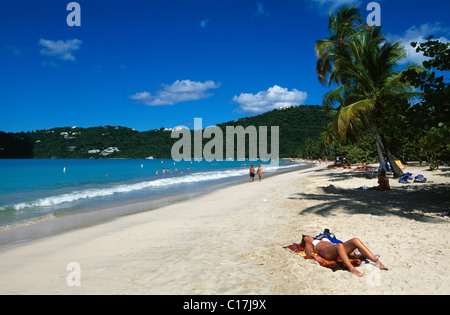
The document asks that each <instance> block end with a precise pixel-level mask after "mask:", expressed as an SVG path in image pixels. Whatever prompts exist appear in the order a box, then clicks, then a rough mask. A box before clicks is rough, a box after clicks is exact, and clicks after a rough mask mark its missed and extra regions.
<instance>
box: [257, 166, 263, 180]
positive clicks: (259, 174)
mask: <svg viewBox="0 0 450 315" xmlns="http://www.w3.org/2000/svg"><path fill="white" fill-rule="evenodd" d="M262 174H263V170H262V166H261V164H259V166H258V176H259V181H261V177H262Z"/></svg>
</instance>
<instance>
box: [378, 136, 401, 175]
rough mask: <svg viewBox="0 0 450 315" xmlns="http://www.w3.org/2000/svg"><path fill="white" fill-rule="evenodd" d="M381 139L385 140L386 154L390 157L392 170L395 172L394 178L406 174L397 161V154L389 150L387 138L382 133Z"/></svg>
mask: <svg viewBox="0 0 450 315" xmlns="http://www.w3.org/2000/svg"><path fill="white" fill-rule="evenodd" d="M381 139H382V141H383V145H384V150H385V151H386V156H387V158H388V161H389V164H391V169H392V172H393V173H394V178H398V177H402V176H403V175H404V173H403V171H402V169H401V168H400V167H398V165H397V163H395V160H396V158H395V156H394V155H393V154H392V153H391V151H390V150H389V147H388V144H387V141H386V138H385V137H384V135H381Z"/></svg>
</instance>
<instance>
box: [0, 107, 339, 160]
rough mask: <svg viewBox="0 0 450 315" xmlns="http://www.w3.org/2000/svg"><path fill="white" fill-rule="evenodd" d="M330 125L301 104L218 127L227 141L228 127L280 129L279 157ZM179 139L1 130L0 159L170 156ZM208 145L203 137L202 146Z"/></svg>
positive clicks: (111, 129) (126, 132) (110, 129)
mask: <svg viewBox="0 0 450 315" xmlns="http://www.w3.org/2000/svg"><path fill="white" fill-rule="evenodd" d="M329 121H330V118H329V117H327V115H326V114H325V113H324V111H323V110H322V109H321V108H320V107H319V106H306V105H302V106H296V107H290V108H285V109H276V110H272V111H270V112H266V113H264V114H261V115H257V116H253V117H247V118H241V119H237V120H235V121H231V122H225V123H221V124H218V126H219V127H220V128H222V130H223V131H224V140H225V128H226V126H242V127H244V128H246V127H248V126H255V127H259V126H267V127H268V130H269V136H270V127H271V126H279V130H280V138H279V140H280V146H279V153H280V157H295V156H297V155H299V154H301V152H302V149H303V146H304V142H305V140H306V139H308V138H310V139H318V137H319V134H320V132H322V131H323V129H324V127H325V125H326V124H327V123H328V122H329ZM176 141H178V139H172V138H171V131H170V130H165V129H164V128H160V129H155V130H150V131H144V132H138V131H136V130H133V129H131V128H127V127H121V126H104V127H92V128H78V127H64V128H53V129H50V130H36V131H32V132H26V133H25V132H21V133H4V132H0V158H146V157H149V156H152V157H154V158H170V157H171V148H172V145H173V144H174V143H175V142H176ZM208 141H210V139H203V143H206V142H208ZM268 142H269V143H270V137H269V139H268ZM224 151H225V150H224Z"/></svg>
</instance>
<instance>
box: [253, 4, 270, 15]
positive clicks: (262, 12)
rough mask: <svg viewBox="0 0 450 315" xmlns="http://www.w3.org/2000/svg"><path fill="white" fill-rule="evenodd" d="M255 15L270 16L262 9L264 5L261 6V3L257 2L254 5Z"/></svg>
mask: <svg viewBox="0 0 450 315" xmlns="http://www.w3.org/2000/svg"><path fill="white" fill-rule="evenodd" d="M256 15H257V16H263V15H270V13H269V12H267V11H266V10H265V9H264V4H262V3H261V2H257V3H256Z"/></svg>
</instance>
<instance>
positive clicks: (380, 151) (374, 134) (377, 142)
mask: <svg viewBox="0 0 450 315" xmlns="http://www.w3.org/2000/svg"><path fill="white" fill-rule="evenodd" d="M361 114H362V116H363V118H364V121H365V123H366V124H367V126H368V127H369V129H370V132H371V133H372V138H373V141H375V146H376V148H377V153H378V159H379V160H380V164H381V166H382V168H383V169H384V170H386V165H385V163H384V155H383V143H382V142H381V140H380V137H379V136H378V134H377V132H376V131H375V129H374V128H373V126H372V124H371V123H370V121H369V118H367V115H366V114H365V113H364V112H362V113H361ZM386 171H387V170H386Z"/></svg>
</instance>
